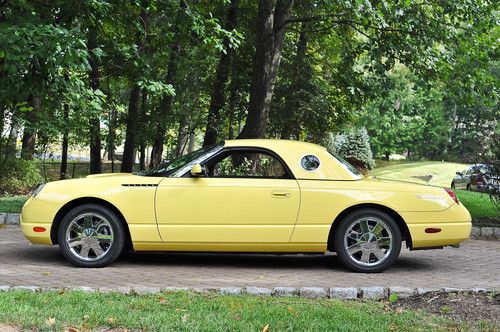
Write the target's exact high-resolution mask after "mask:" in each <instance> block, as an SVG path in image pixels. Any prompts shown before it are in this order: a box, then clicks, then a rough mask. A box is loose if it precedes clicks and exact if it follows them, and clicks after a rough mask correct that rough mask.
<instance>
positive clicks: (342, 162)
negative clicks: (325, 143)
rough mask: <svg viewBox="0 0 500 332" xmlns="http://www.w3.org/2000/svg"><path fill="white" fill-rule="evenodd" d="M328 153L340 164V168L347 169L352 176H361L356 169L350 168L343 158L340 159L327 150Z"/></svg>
mask: <svg viewBox="0 0 500 332" xmlns="http://www.w3.org/2000/svg"><path fill="white" fill-rule="evenodd" d="M328 153H330V154H331V155H332V156H333V157H334V158H335V159H337V160H338V161H339V162H340V163H341V164H342V166H344V168H345V169H347V170H348V171H349V172H351V173H352V174H353V175H356V176H361V177H362V176H363V175H362V174H361V173H360V172H359V171H358V170H357V168H356V167H354V166H352V165H351V164H350V163H349V162H348V161H347V160H345V159H344V158H342V157H341V156H339V155H338V154H336V153H335V152H332V151H330V150H328Z"/></svg>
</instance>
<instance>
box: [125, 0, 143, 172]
mask: <svg viewBox="0 0 500 332" xmlns="http://www.w3.org/2000/svg"><path fill="white" fill-rule="evenodd" d="M148 16H149V13H148V11H146V9H145V8H144V7H143V8H142V9H141V14H140V15H139V18H140V20H139V24H141V25H142V26H143V29H144V31H141V30H138V32H137V36H136V43H135V44H136V45H137V49H138V56H139V57H140V56H141V54H142V53H143V52H144V46H145V41H144V36H143V34H144V33H145V32H146V31H147V24H148ZM137 71H138V69H135V70H134V72H133V74H132V80H131V81H132V84H133V87H132V90H131V91H130V100H129V105H128V114H127V133H126V135H125V146H124V148H123V160H122V169H121V171H122V172H124V173H125V172H126V173H131V172H132V169H133V166H134V162H135V146H136V138H137V128H138V121H139V110H138V101H139V95H140V92H141V89H140V87H139V86H138V85H137V83H136V80H137V77H138V76H139V73H138V72H137Z"/></svg>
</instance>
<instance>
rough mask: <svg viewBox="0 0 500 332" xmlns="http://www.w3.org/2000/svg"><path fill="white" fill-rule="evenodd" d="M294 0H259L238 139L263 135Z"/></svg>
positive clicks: (261, 136)
mask: <svg viewBox="0 0 500 332" xmlns="http://www.w3.org/2000/svg"><path fill="white" fill-rule="evenodd" d="M292 6H293V0H276V1H273V0H260V1H259V9H258V14H257V32H256V36H255V56H254V61H253V62H254V64H253V74H252V83H251V85H250V101H249V106H248V114H247V118H246V122H245V126H244V127H243V130H242V131H241V133H240V134H239V135H238V138H263V137H265V135H266V124H267V119H268V115H269V107H270V105H271V100H272V96H273V91H274V83H275V80H276V75H277V72H278V69H279V66H280V62H281V52H282V47H283V41H284V39H285V33H286V30H287V29H286V24H287V21H288V19H289V18H290V14H291V11H292Z"/></svg>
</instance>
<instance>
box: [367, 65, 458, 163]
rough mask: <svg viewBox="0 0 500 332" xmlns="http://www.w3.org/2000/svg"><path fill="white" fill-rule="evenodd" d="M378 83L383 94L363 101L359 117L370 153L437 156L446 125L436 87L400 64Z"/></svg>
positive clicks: (444, 142)
mask: <svg viewBox="0 0 500 332" xmlns="http://www.w3.org/2000/svg"><path fill="white" fill-rule="evenodd" d="M382 83H383V85H381V86H380V88H381V90H382V89H383V90H385V91H387V94H384V95H381V96H380V97H378V98H375V99H373V100H372V101H371V102H369V103H367V104H366V105H365V106H364V109H363V112H362V114H361V118H360V123H361V124H363V125H364V126H366V128H367V130H368V133H369V134H370V138H371V141H370V142H371V145H372V147H373V152H374V154H375V155H376V156H379V157H380V156H386V157H387V156H388V155H390V154H393V153H406V154H408V155H409V156H411V155H412V154H415V155H418V156H423V157H426V158H429V159H439V158H441V157H442V154H443V151H444V149H445V146H446V143H447V138H448V131H449V129H448V128H449V126H448V122H447V120H446V118H445V116H444V113H443V109H442V106H441V96H440V93H439V91H438V90H437V89H436V88H433V87H428V86H426V85H424V84H422V82H420V81H419V80H418V79H417V77H416V76H415V75H414V74H413V73H411V72H410V71H409V70H408V69H407V68H406V67H404V66H397V67H396V68H395V69H394V70H391V71H390V72H389V73H388V80H387V81H383V82H382ZM376 84H381V83H376Z"/></svg>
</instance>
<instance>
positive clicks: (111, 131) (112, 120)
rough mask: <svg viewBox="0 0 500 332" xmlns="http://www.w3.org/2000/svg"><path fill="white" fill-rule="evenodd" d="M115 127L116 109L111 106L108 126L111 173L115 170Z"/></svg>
mask: <svg viewBox="0 0 500 332" xmlns="http://www.w3.org/2000/svg"><path fill="white" fill-rule="evenodd" d="M115 128H116V109H115V108H114V107H113V108H111V112H110V114H109V128H108V160H109V161H111V173H114V172H115V136H116V134H115V130H116V129H115Z"/></svg>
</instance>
